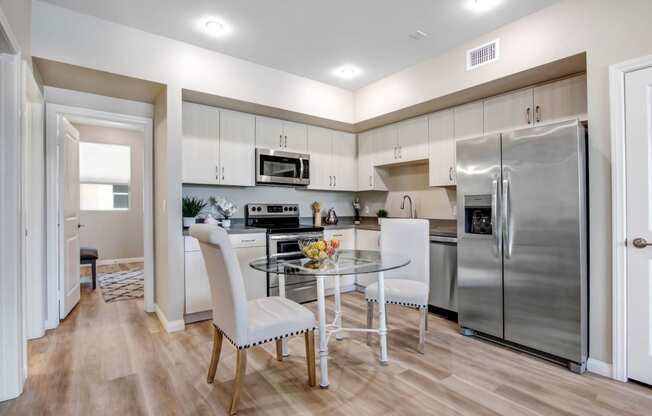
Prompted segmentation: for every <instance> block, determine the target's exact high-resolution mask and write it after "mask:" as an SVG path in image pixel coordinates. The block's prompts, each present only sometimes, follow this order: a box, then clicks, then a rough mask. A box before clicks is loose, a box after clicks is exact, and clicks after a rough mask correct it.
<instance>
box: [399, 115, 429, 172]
mask: <svg viewBox="0 0 652 416" xmlns="http://www.w3.org/2000/svg"><path fill="white" fill-rule="evenodd" d="M398 146H399V148H398V159H399V160H400V161H401V162H410V161H414V160H423V159H427V158H428V118H427V117H425V116H424V117H417V118H413V119H410V120H406V121H403V122H401V123H399V125H398Z"/></svg>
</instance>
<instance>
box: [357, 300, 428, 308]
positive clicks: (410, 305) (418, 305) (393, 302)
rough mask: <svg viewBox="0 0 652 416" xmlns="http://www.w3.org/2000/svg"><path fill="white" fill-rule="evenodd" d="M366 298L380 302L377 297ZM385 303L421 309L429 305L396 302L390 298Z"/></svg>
mask: <svg viewBox="0 0 652 416" xmlns="http://www.w3.org/2000/svg"><path fill="white" fill-rule="evenodd" d="M365 300H366V301H367V302H373V303H378V300H377V299H369V298H366V299H365ZM385 303H389V304H390V305H401V306H409V307H412V308H419V309H421V308H427V307H428V305H421V304H418V303H409V302H395V301H390V300H386V301H385Z"/></svg>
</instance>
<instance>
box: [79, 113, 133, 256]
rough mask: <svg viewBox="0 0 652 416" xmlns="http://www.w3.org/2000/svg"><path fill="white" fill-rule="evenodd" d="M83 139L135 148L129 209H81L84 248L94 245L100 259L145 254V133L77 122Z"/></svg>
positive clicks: (81, 239) (81, 233) (81, 237)
mask: <svg viewBox="0 0 652 416" xmlns="http://www.w3.org/2000/svg"><path fill="white" fill-rule="evenodd" d="M75 127H76V128H77V130H79V136H80V139H81V141H83V142H92V143H107V144H118V145H127V146H129V147H130V148H131V182H130V184H129V199H130V200H129V209H128V210H126V211H81V212H80V213H79V220H80V222H81V223H82V224H84V227H83V228H81V229H80V230H79V240H80V244H81V246H82V247H94V248H96V249H97V250H98V255H99V259H100V260H114V259H128V258H139V257H143V255H144V254H143V252H144V246H143V173H144V171H143V147H144V137H143V132H139V131H133V130H125V129H118V128H111V127H99V126H90V125H84V124H75Z"/></svg>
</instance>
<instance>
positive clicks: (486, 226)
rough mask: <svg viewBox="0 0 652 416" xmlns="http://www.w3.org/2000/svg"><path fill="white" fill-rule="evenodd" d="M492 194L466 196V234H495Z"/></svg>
mask: <svg viewBox="0 0 652 416" xmlns="http://www.w3.org/2000/svg"><path fill="white" fill-rule="evenodd" d="M491 218H492V217H491V195H465V196H464V231H465V233H466V234H480V235H491V234H493V224H492V222H491Z"/></svg>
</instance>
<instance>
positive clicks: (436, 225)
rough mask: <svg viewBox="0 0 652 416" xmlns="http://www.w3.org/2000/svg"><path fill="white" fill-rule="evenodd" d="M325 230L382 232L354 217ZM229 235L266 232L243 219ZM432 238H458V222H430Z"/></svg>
mask: <svg viewBox="0 0 652 416" xmlns="http://www.w3.org/2000/svg"><path fill="white" fill-rule="evenodd" d="M301 224H302V225H312V221H311V219H310V218H301ZM322 226H323V227H324V229H325V230H345V229H350V228H354V229H358V230H371V231H380V225H379V224H378V218H376V217H362V218H361V222H360V224H353V217H342V218H339V221H338V222H337V224H336V225H326V224H323V223H322ZM227 232H228V233H229V234H259V233H264V232H265V230H264V229H261V228H256V227H247V226H246V225H245V223H244V220H243V219H233V220H231V227H230V228H228V229H227ZM183 235H184V236H189V235H190V231H189V230H188V229H187V228H184V229H183ZM430 236H439V237H457V221H455V220H430Z"/></svg>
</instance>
